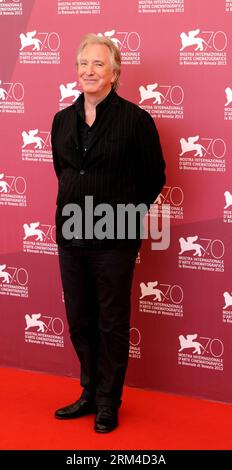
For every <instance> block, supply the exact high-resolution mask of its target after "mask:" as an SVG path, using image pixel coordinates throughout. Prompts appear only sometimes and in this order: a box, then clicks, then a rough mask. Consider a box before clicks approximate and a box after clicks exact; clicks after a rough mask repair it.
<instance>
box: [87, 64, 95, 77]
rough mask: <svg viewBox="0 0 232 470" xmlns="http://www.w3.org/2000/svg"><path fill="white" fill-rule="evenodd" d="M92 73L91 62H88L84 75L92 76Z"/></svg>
mask: <svg viewBox="0 0 232 470" xmlns="http://www.w3.org/2000/svg"><path fill="white" fill-rule="evenodd" d="M93 71H94V70H93V64H91V62H89V63H88V64H87V67H86V73H87V74H88V75H92V73H93Z"/></svg>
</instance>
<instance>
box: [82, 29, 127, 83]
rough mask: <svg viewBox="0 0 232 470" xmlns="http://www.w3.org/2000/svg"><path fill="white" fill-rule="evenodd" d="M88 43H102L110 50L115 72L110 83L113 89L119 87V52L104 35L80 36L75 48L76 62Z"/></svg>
mask: <svg viewBox="0 0 232 470" xmlns="http://www.w3.org/2000/svg"><path fill="white" fill-rule="evenodd" d="M89 44H103V45H105V46H107V47H108V49H109V51H110V61H111V64H112V67H113V71H114V72H115V73H116V79H115V81H114V83H113V85H112V88H113V89H114V90H117V89H118V87H119V77H120V73H121V54H120V51H119V49H118V47H117V46H116V45H115V44H114V43H113V41H111V39H109V38H107V37H106V36H97V34H94V33H90V34H86V35H85V36H83V37H82V39H81V42H80V44H79V47H78V50H77V64H78V61H79V58H80V54H81V52H82V51H83V49H84V48H85V47H86V46H88V45H89Z"/></svg>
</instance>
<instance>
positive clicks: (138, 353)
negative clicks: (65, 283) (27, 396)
mask: <svg viewBox="0 0 232 470" xmlns="http://www.w3.org/2000/svg"><path fill="white" fill-rule="evenodd" d="M231 19H232V1H231V0H215V1H214V2H213V7H212V1H211V0H204V1H203V2H202V0H195V1H194V2H192V1H191V0H124V1H123V2H116V1H114V0H99V1H58V0H50V1H49V2H48V1H46V0H39V1H36V0H34V1H33V0H30V1H29V0H21V1H20V0H8V1H7V2H4V1H0V22H1V28H0V39H1V41H0V45H1V46H0V53H1V57H0V63H1V69H0V119H1V126H0V133H1V149H2V151H1V164H0V165H1V166H0V205H1V208H0V210H1V221H2V228H1V231H0V244H1V254H0V294H1V297H0V299H1V313H0V315H1V331H0V355H1V363H2V364H3V365H9V366H14V367H20V368H24V369H33V370H41V371H47V372H54V373H58V374H66V375H71V376H78V373H79V370H78V365H77V360H76V358H75V356H74V352H73V350H72V347H71V345H70V342H69V338H68V331H67V325H66V321H65V312H64V302H63V296H62V288H61V283H60V278H59V270H58V260H57V247H56V244H55V240H54V212H55V198H56V191H57V182H56V178H55V176H54V172H53V168H52V163H51V162H52V156H51V144H50V129H51V122H52V117H53V115H54V114H55V112H56V111H57V110H59V109H62V108H64V107H66V106H68V105H70V104H71V103H72V102H73V100H74V99H75V98H76V97H77V96H78V94H79V92H80V91H81V90H80V89H79V88H78V83H77V78H76V73H75V54H76V49H77V45H78V43H79V39H80V37H81V36H82V35H83V34H85V33H87V32H95V33H101V34H108V35H109V36H110V37H111V38H112V39H113V40H114V41H115V42H116V43H117V45H118V47H119V48H120V50H121V52H122V58H123V72H122V78H121V87H120V90H119V94H121V95H122V96H123V97H125V98H127V99H129V100H131V101H133V102H135V103H137V104H139V105H140V106H141V107H143V108H144V109H146V110H148V112H150V113H151V115H152V116H153V117H154V118H155V120H156V124H157V127H158V130H159V133H160V137H161V142H162V146H163V149H164V154H165V159H166V161H167V183H166V186H165V188H164V189H163V191H162V194H161V195H160V198H159V201H158V202H159V203H158V204H157V205H156V207H154V212H155V213H157V214H158V217H159V222H160V232H161V239H162V237H163V230H162V229H163V225H164V222H165V221H166V222H167V217H169V218H170V222H171V237H170V246H169V247H168V248H167V249H165V250H157V249H156V250H154V251H153V250H151V244H150V241H149V240H146V241H144V243H143V246H142V249H141V251H140V254H139V256H138V259H137V266H136V273H135V279H134V289H133V299H132V306H133V309H132V310H133V311H132V324H131V349H130V363H129V368H128V374H127V384H130V385H135V386H141V387H150V388H153V389H160V390H166V391H170V392H175V393H184V394H192V395H198V396H201V397H207V398H210V399H218V400H223V401H231V396H232V382H231V369H232V341H231V328H232V281H231V267H232V257H231V228H230V227H231V226H230V223H231V222H232V183H231V172H232V163H231V158H232V155H231V153H232V142H231V119H232V75H231V64H232V59H231V58H232V33H231ZM167 204H168V205H170V211H169V214H168V212H167V213H165V214H164V212H165V210H164V209H165V207H166V209H167V206H166V205H167ZM162 214H164V216H163V218H162ZM153 215H154V214H151V215H150V221H152V217H153ZM153 220H154V219H153ZM157 247H158V245H157ZM90 295H91V293H90Z"/></svg>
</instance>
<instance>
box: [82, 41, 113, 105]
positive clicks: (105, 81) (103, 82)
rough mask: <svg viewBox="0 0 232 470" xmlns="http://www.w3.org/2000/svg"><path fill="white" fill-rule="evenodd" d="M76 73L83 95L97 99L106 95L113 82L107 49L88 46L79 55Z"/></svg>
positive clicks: (95, 45) (101, 46)
mask: <svg viewBox="0 0 232 470" xmlns="http://www.w3.org/2000/svg"><path fill="white" fill-rule="evenodd" d="M77 71H78V77H79V83H80V85H81V86H82V88H83V91H84V93H88V94H93V95H94V94H95V95H96V96H99V97H101V96H104V95H106V94H108V93H109V91H110V90H111V87H112V84H113V82H114V80H115V72H113V67H112V64H111V61H110V51H109V49H108V47H107V46H106V45H105V44H88V45H87V46H86V47H85V48H84V49H83V50H82V52H81V54H80V57H79V61H78V64H77Z"/></svg>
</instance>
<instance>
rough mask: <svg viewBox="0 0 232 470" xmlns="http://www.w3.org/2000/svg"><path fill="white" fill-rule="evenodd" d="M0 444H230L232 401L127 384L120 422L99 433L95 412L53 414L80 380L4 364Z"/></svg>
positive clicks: (123, 446)
mask: <svg viewBox="0 0 232 470" xmlns="http://www.w3.org/2000/svg"><path fill="white" fill-rule="evenodd" d="M0 375H1V392H0V400H1V430H0V449H1V450H3V449H5V450H7V449H20V450H21V449H26V450H29V449H38V450H41V449H65V450H66V449H78V450H86V449H89V450H91V449H105V450H107V449H109V450H111V449H121V450H122V449H128V450H129V449H133V450H136V449H144V450H148V449H156V450H159V449H162V450H165V449H204V450H205V449H229V450H230V449H232V439H231V424H232V405H228V404H224V403H215V402H211V401H206V400H200V399H194V398H186V397H183V396H175V395H169V394H165V393H157V392H150V391H144V390H140V389H135V388H128V387H125V391H124V399H123V404H122V407H121V410H120V415H119V419H120V426H119V428H118V429H116V430H115V431H114V432H112V433H109V434H105V435H98V434H97V433H95V432H94V430H93V420H94V416H93V415H91V416H87V417H84V418H81V419H76V420H71V421H59V420H57V419H55V418H54V417H53V412H54V410H55V409H56V408H58V407H60V406H63V405H66V404H68V403H71V402H72V401H75V400H76V399H77V398H78V396H79V394H80V385H79V381H78V380H75V379H70V378H67V377H57V376H50V375H46V374H40V373H35V372H27V371H21V370H15V369H6V368H2V369H0Z"/></svg>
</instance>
